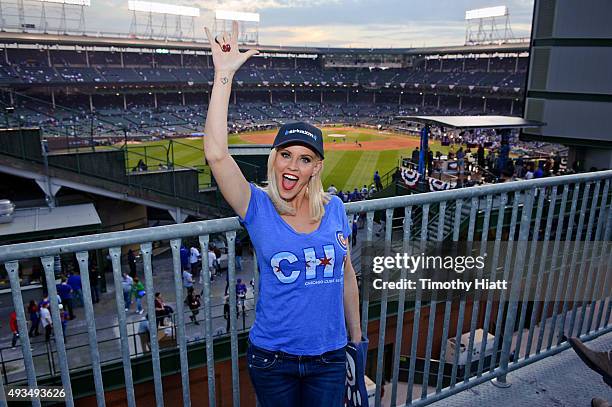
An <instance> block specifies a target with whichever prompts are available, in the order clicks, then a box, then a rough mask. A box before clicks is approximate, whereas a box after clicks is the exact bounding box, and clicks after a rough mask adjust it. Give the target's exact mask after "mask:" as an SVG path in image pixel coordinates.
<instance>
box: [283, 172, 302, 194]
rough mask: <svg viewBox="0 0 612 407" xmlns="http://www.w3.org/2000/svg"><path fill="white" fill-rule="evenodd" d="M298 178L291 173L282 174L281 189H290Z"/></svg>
mask: <svg viewBox="0 0 612 407" xmlns="http://www.w3.org/2000/svg"><path fill="white" fill-rule="evenodd" d="M298 180H299V178H298V177H297V176H295V175H293V174H283V189H285V190H287V191H290V190H292V189H293V188H294V187H295V186H296V185H297V182H298Z"/></svg>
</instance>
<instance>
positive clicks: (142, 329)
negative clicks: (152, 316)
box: [138, 316, 151, 353]
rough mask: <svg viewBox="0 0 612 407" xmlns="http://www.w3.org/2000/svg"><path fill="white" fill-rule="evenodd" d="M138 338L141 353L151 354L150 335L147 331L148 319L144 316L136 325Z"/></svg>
mask: <svg viewBox="0 0 612 407" xmlns="http://www.w3.org/2000/svg"><path fill="white" fill-rule="evenodd" d="M138 337H139V338H140V347H141V349H142V352H143V353H146V352H151V334H150V331H149V318H148V316H145V317H144V319H142V320H141V321H140V323H139V324H138Z"/></svg>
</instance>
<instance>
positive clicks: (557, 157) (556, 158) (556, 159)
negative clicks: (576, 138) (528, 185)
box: [552, 151, 561, 175]
mask: <svg viewBox="0 0 612 407" xmlns="http://www.w3.org/2000/svg"><path fill="white" fill-rule="evenodd" d="M560 169H561V156H560V155H559V152H558V151H557V152H555V155H554V156H553V167H552V171H553V174H555V175H558V174H559V170H560Z"/></svg>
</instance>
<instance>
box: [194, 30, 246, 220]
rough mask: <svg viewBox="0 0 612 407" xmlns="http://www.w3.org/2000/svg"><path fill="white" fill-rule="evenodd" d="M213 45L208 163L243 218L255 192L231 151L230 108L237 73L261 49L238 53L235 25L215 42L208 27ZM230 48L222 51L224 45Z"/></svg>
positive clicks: (206, 143) (206, 139) (206, 130)
mask: <svg viewBox="0 0 612 407" xmlns="http://www.w3.org/2000/svg"><path fill="white" fill-rule="evenodd" d="M206 35H207V37H208V41H209V42H210V49H211V51H212V56H213V63H214V66H215V79H214V82H213V88H212V94H211V96H210V103H209V105H208V114H207V115H206V125H205V126H204V154H205V156H206V161H207V162H208V165H209V167H210V169H211V171H212V174H213V176H214V177H215V180H216V181H217V184H218V186H219V190H220V191H221V194H222V195H223V197H224V198H225V200H226V201H227V203H228V204H229V205H230V206H231V207H232V208H233V209H234V211H236V213H237V214H238V215H239V216H241V217H243V218H244V216H245V215H246V211H247V208H248V206H249V199H250V198H251V189H250V188H249V184H248V182H247V180H246V179H245V178H244V175H242V172H241V171H240V168H239V167H238V164H236V161H234V159H233V158H232V156H231V155H230V154H229V152H228V149H227V108H228V104H229V98H230V94H231V92H232V81H233V79H234V74H235V73H236V71H237V70H238V69H239V68H240V67H241V66H242V64H244V63H245V62H246V60H247V59H249V57H251V56H252V55H255V54H257V53H258V51H257V50H248V51H246V52H240V51H239V50H238V23H237V22H236V21H234V22H232V34H231V36H230V35H229V34H227V33H224V34H223V35H219V36H218V38H215V39H213V38H212V36H211V34H210V31H209V30H208V28H206ZM222 45H223V46H225V47H227V46H229V47H230V50H229V51H227V48H226V49H225V51H224V50H222V49H221V46H222Z"/></svg>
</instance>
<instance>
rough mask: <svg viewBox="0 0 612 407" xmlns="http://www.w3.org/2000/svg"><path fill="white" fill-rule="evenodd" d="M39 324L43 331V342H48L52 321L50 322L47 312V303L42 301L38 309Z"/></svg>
mask: <svg viewBox="0 0 612 407" xmlns="http://www.w3.org/2000/svg"><path fill="white" fill-rule="evenodd" d="M40 323H41V325H42V327H43V328H44V330H45V342H49V340H50V339H51V329H52V328H53V321H52V320H51V313H50V312H49V302H48V301H43V303H42V307H41V308H40Z"/></svg>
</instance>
